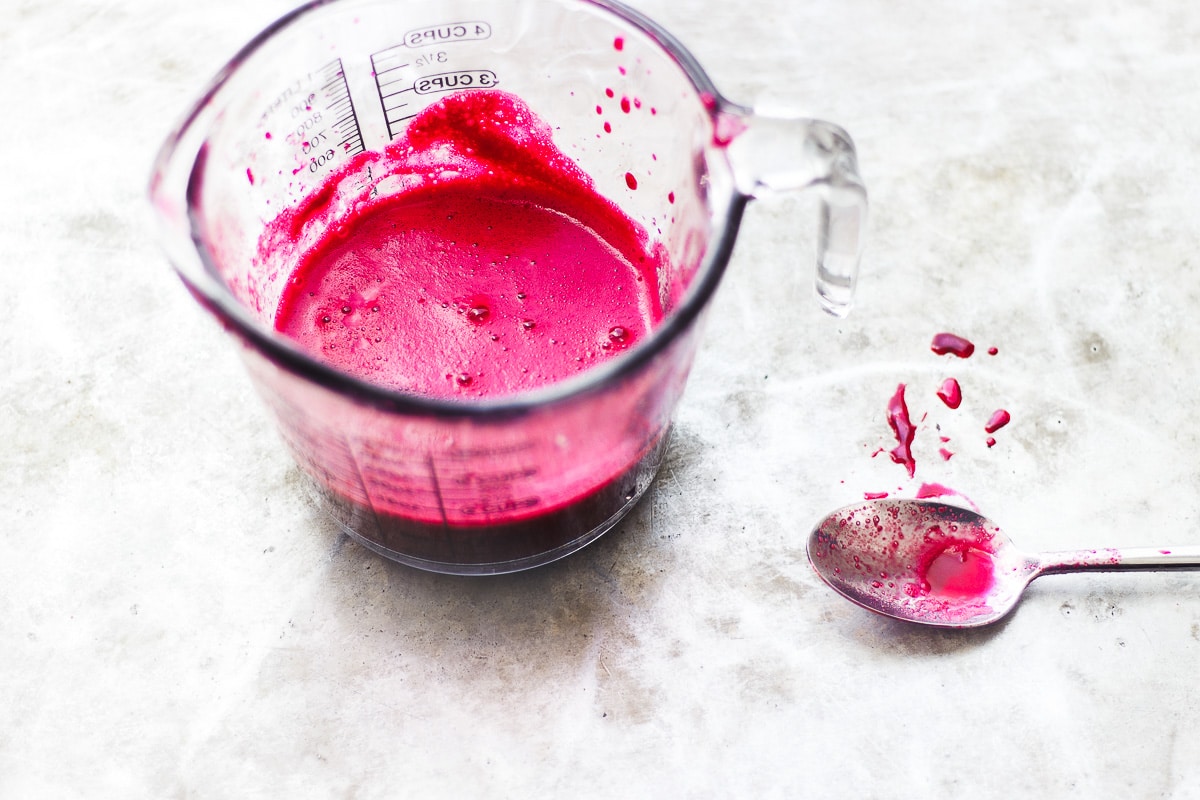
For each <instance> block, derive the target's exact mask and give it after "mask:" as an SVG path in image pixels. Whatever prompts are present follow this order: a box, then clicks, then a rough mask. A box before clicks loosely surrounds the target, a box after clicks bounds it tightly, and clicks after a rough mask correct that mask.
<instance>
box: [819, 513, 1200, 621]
mask: <svg viewBox="0 0 1200 800" xmlns="http://www.w3.org/2000/svg"><path fill="white" fill-rule="evenodd" d="M808 560H809V561H810V562H812V565H813V567H814V568H815V569H816V571H817V574H818V575H820V576H821V579H822V580H824V581H825V583H827V584H829V585H830V586H831V587H832V588H833V589H834V591H836V592H838V593H839V594H841V595H842V596H843V597H846V598H847V599H849V600H851V601H853V602H855V603H857V604H858V605H860V606H862V607H863V608H866V609H868V610H870V611H874V612H876V613H879V614H883V615H885V616H888V617H893V618H895V619H901V620H907V621H909V622H919V623H921V624H924V625H936V626H938V627H942V628H975V627H979V626H981V625H988V624H990V623H992V622H996V621H997V620H999V619H1001V618H1002V617H1004V616H1005V615H1006V614H1008V612H1010V611H1012V609H1013V608H1014V607H1015V606H1016V605H1017V601H1019V600H1020V599H1021V593H1022V592H1024V591H1025V587H1026V586H1028V585H1029V582H1030V581H1032V580H1033V579H1034V578H1037V577H1039V576H1042V575H1048V574H1051V573H1056V572H1081V571H1084V570H1097V571H1118V570H1165V569H1197V568H1200V547H1185V548H1181V547H1173V548H1170V549H1166V548H1164V549H1156V548H1136V549H1124V550H1118V549H1113V548H1105V549H1100V550H1074V551H1067V552H1056V553H1041V554H1037V555H1028V554H1025V553H1022V552H1020V551H1019V550H1018V549H1017V548H1016V547H1015V546H1014V545H1013V543H1012V542H1011V541H1010V540H1009V538H1008V537H1007V536H1005V535H1004V533H1003V532H1002V531H1001V530H1000V528H999V527H997V526H996V524H995V523H994V522H992V521H990V520H988V519H987V518H985V517H983V516H981V515H980V514H977V513H975V512H974V511H968V510H966V509H964V508H959V507H957V506H952V505H948V504H946V503H940V502H934V501H927V500H899V499H886V500H869V501H866V502H863V503H858V504H856V505H852V506H847V507H845V508H843V509H840V510H838V511H835V512H833V513H832V514H830V515H829V516H827V517H825V519H823V520H821V522H820V523H819V524H818V525H817V526H816V528H814V529H813V532H812V534H810V535H809V537H808Z"/></svg>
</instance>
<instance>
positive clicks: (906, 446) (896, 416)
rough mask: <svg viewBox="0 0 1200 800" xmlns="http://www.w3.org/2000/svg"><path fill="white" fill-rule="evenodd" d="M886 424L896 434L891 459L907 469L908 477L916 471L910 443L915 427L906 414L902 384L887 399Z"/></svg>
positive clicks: (915, 433) (915, 431)
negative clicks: (890, 397)
mask: <svg viewBox="0 0 1200 800" xmlns="http://www.w3.org/2000/svg"><path fill="white" fill-rule="evenodd" d="M887 419H888V425H889V426H891V429H892V432H893V433H895V434H896V442H897V444H896V446H895V447H894V448H892V450H891V457H892V461H894V462H895V463H897V464H902V465H903V466H904V468H905V469H906V470H908V477H910V478H911V477H912V476H913V475H914V474H916V471H917V462H916V461H915V460H914V459H913V454H912V443H913V439H914V438H915V437H916V435H917V429H916V427H915V426H914V425H913V424H912V419H911V418H910V417H909V416H908V405H907V404H906V403H905V402H904V384H903V383H902V384H900V385H899V386H897V387H896V393H895V394H894V395H892V399H891V400H889V401H888V407H887Z"/></svg>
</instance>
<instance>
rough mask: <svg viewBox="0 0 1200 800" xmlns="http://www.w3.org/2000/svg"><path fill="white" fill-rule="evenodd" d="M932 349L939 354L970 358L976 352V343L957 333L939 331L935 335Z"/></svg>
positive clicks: (931, 345)
mask: <svg viewBox="0 0 1200 800" xmlns="http://www.w3.org/2000/svg"><path fill="white" fill-rule="evenodd" d="M930 349H931V350H933V352H935V353H937V354H938V355H939V356H944V355H946V354H950V355H955V356H958V357H959V358H970V357H971V354H972V353H974V352H975V345H973V344H971V342H969V341H968V340H966V339H964V338H963V337H961V336H959V335H958V334H956V333H939V334H936V335H935V336H934V337H933V342H932V343H931V344H930Z"/></svg>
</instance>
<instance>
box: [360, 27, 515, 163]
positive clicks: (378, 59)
mask: <svg viewBox="0 0 1200 800" xmlns="http://www.w3.org/2000/svg"><path fill="white" fill-rule="evenodd" d="M491 36H492V26H491V25H490V24H489V23H487V22H450V23H445V24H442V25H434V26H432V27H428V28H418V29H416V30H411V31H409V32H408V33H406V34H404V41H403V42H401V43H400V44H397V45H394V46H392V47H389V48H387V49H386V50H380V51H379V52H378V53H374V54H372V55H371V71H372V73H374V76H375V88H376V90H377V91H378V92H379V105H380V107H381V108H382V109H383V118H384V120H385V121H386V122H387V126H388V138H389V139H394V138H396V135H397V134H398V133H400V131H401V130H402V129H403V127H404V122H405V121H407V120H410V119H412V118H413V117H415V116H416V113H415V110H414V111H413V112H412V113H406V112H405V109H407V108H408V107H409V105H411V103H410V99H411V97H412V96H413V94H429V93H430V92H434V91H448V90H450V89H452V88H468V87H471V86H475V87H483V88H488V87H490V86H493V85H495V83H496V82H497V81H496V76H495V74H494V73H492V72H491V71H490V70H480V69H474V70H461V71H459V72H456V73H448V72H445V66H443V65H445V64H447V63H448V62H449V61H450V56H449V54H448V53H447V52H446V51H445V50H440V49H439V50H434V49H432V47H430V46H431V45H452V44H455V43H456V42H473V41H480V40H482V39H489V38H491ZM425 48H429V49H425ZM409 68H412V69H414V70H418V71H420V72H418V74H416V75H413V74H411V73H406V72H405V70H406V69H409ZM426 71H432V72H437V73H438V74H437V75H434V76H431V77H428V78H424V77H422V75H421V74H420V73H421V72H426ZM452 83H453V85H451V84H452Z"/></svg>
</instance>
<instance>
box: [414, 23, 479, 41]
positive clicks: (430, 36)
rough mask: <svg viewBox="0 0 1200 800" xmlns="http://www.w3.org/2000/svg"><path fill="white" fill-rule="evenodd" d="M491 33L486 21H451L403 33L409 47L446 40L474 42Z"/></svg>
mask: <svg viewBox="0 0 1200 800" xmlns="http://www.w3.org/2000/svg"><path fill="white" fill-rule="evenodd" d="M491 35H492V26H491V25H489V24H488V23H486V22H451V23H449V24H446V25H433V26H431V27H428V28H419V29H417V30H415V31H409V32H408V33H406V34H404V43H405V44H406V45H408V46H409V47H425V46H426V45H431V44H445V43H447V42H475V41H479V40H480V39H487V38H489V37H490V36H491Z"/></svg>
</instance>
